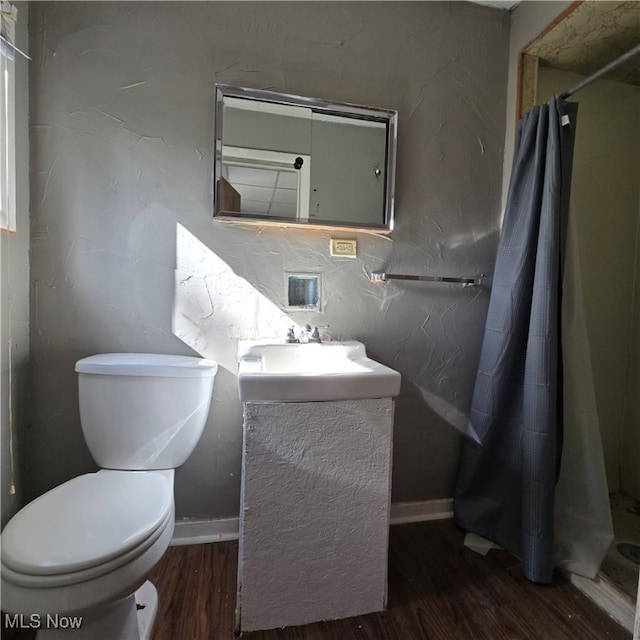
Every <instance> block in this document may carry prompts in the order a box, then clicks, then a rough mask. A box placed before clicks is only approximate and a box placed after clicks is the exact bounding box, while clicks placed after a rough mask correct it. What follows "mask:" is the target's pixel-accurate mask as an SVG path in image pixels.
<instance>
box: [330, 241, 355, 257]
mask: <svg viewBox="0 0 640 640" xmlns="http://www.w3.org/2000/svg"><path fill="white" fill-rule="evenodd" d="M357 254H358V242H357V240H343V239H340V238H331V255H332V256H340V257H343V258H355V257H356V255H357Z"/></svg>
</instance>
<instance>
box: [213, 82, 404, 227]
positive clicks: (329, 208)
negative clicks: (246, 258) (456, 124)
mask: <svg viewBox="0 0 640 640" xmlns="http://www.w3.org/2000/svg"><path fill="white" fill-rule="evenodd" d="M396 128H397V112H396V111H390V110H388V109H377V108H372V107H361V106H357V105H352V104H347V103H338V102H327V101H325V100H320V99H315V98H305V97H301V96H293V95H287V94H282V93H274V92H271V91H261V90H257V89H247V88H242V87H232V86H230V85H224V84H217V85H216V114H215V145H216V146H215V166H214V184H215V195H214V200H215V202H214V212H215V216H216V217H217V218H218V219H221V220H231V221H235V222H251V221H254V222H260V223H263V224H264V223H276V224H298V225H309V226H322V227H340V228H351V229H362V230H367V231H374V232H377V233H389V232H390V231H391V230H392V229H393V203H394V182H395V150H396Z"/></svg>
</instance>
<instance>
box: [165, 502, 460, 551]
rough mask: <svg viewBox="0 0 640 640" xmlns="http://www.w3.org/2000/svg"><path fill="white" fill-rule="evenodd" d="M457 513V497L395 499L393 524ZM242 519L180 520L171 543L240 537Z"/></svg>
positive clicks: (204, 542) (391, 520)
mask: <svg viewBox="0 0 640 640" xmlns="http://www.w3.org/2000/svg"><path fill="white" fill-rule="evenodd" d="M452 517H453V500H452V499H450V498H448V499H445V500H423V501H416V502H393V503H392V504H391V514H390V524H391V525H392V526H393V525H396V524H407V523H409V522H426V521H428V520H445V519H447V518H452ZM239 527H240V519H239V518H237V517H235V518H216V519H215V520H190V519H185V520H176V526H175V529H174V532H173V539H172V540H171V546H172V547H177V546H180V545H187V544H208V543H211V542H224V541H226V540H237V539H238V531H239Z"/></svg>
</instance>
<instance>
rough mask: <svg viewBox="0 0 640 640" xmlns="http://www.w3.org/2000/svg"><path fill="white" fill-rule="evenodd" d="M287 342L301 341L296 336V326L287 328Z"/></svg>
mask: <svg viewBox="0 0 640 640" xmlns="http://www.w3.org/2000/svg"><path fill="white" fill-rule="evenodd" d="M286 342H290V343H295V342H300V341H299V340H298V338H296V330H295V327H289V329H288V330H287V337H286Z"/></svg>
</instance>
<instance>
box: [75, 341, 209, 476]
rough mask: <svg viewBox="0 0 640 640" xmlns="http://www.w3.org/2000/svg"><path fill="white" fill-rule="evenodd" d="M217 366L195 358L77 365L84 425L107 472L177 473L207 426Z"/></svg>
mask: <svg viewBox="0 0 640 640" xmlns="http://www.w3.org/2000/svg"><path fill="white" fill-rule="evenodd" d="M217 370H218V365H217V363H215V362H214V361H212V360H205V359H203V358H194V357H190V356H172V355H159V354H151V353H106V354H100V355H95V356H90V357H88V358H84V359H82V360H79V361H78V362H77V363H76V371H77V372H78V391H79V405H80V421H81V423H82V431H83V433H84V438H85V440H86V442H87V445H88V447H89V450H90V451H91V455H92V456H93V458H94V460H95V461H96V462H97V463H98V464H99V465H100V466H101V467H102V468H104V469H125V470H133V471H142V470H147V469H174V468H176V467H179V466H180V465H181V464H183V463H184V462H185V461H186V459H187V458H188V457H189V456H190V455H191V452H192V451H193V449H194V448H195V446H196V444H197V443H198V440H199V439H200V436H201V435H202V430H203V429H204V425H205V423H206V421H207V416H208V414H209V406H210V404H211V394H212V391H213V380H214V377H215V375H216V372H217Z"/></svg>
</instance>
